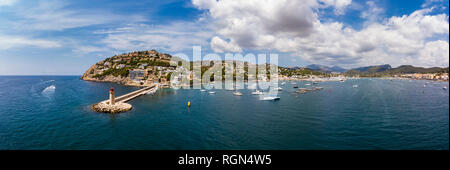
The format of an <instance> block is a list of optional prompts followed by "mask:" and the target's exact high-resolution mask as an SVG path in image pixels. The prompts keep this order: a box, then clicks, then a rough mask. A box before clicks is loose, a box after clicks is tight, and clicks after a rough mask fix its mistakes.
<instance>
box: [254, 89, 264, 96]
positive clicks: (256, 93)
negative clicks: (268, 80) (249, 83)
mask: <svg viewBox="0 0 450 170" xmlns="http://www.w3.org/2000/svg"><path fill="white" fill-rule="evenodd" d="M252 94H253V95H261V94H263V92H260V91H259V90H255V91H254V92H252Z"/></svg>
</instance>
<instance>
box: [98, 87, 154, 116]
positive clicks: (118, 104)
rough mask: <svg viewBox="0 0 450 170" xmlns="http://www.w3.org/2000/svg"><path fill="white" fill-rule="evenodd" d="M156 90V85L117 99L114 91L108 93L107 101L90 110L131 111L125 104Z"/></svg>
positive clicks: (130, 107) (129, 106) (107, 111)
mask: <svg viewBox="0 0 450 170" xmlns="http://www.w3.org/2000/svg"><path fill="white" fill-rule="evenodd" d="M153 90H156V85H153V86H149V87H145V88H142V89H139V90H136V91H133V92H130V93H127V94H124V95H122V96H119V97H117V98H116V97H114V89H112V88H111V90H110V91H109V93H110V95H109V99H108V100H104V101H102V102H100V103H97V104H94V105H92V107H91V109H92V110H94V111H96V112H102V113H122V112H126V111H129V110H131V109H132V106H131V105H130V104H128V103H126V102H128V101H130V100H133V99H134V98H136V97H139V96H141V95H144V94H147V93H149V92H151V91H153Z"/></svg>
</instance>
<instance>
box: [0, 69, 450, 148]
mask: <svg viewBox="0 0 450 170" xmlns="http://www.w3.org/2000/svg"><path fill="white" fill-rule="evenodd" d="M306 83H310V82H299V85H300V86H301V87H305V86H304V84H306ZM353 84H358V85H359V88H353V87H352V85H353ZM424 84H425V81H419V80H418V81H412V82H410V81H408V80H394V81H389V80H381V79H360V80H348V81H347V82H344V83H341V82H324V83H320V86H322V87H325V89H324V90H322V91H318V92H312V93H307V94H299V95H297V94H295V91H294V89H293V88H292V86H293V85H292V84H291V83H289V82H288V83H286V85H285V86H283V88H284V89H285V90H284V91H283V92H281V94H279V96H280V97H281V100H279V101H260V100H258V97H257V96H253V95H251V94H250V91H249V90H242V92H243V94H244V95H243V96H233V95H232V92H230V91H226V90H216V92H217V93H216V94H214V95H212V94H208V93H205V92H200V91H199V90H173V89H163V90H160V91H158V92H157V93H156V94H155V95H153V96H150V95H147V96H141V97H139V98H136V99H134V100H133V101H131V102H130V104H132V105H133V107H134V108H133V110H132V111H130V112H127V113H123V114H118V115H110V114H101V113H95V112H93V111H91V110H90V108H89V107H90V105H91V104H94V103H96V102H99V101H102V100H105V99H106V98H107V97H108V89H109V88H110V87H111V86H113V87H115V89H116V94H117V95H120V94H124V93H127V92H131V91H133V90H136V89H138V88H135V87H125V86H120V85H116V84H112V83H94V82H87V81H82V80H80V79H79V77H77V76H60V77H58V76H56V77H51V76H30V77H23V76H22V77H21V76H18V77H11V76H3V77H0V149H156V150H162V149H333V150H334V149H395V150H397V149H433V150H434V149H438V150H448V149H449V124H448V122H449V117H448V116H449V91H448V90H443V89H442V87H443V86H447V87H448V86H449V84H448V82H432V83H430V84H429V85H428V86H427V87H423V85H424ZM51 85H54V86H55V87H56V88H55V90H54V91H52V90H45V89H46V88H47V87H49V86H51ZM187 101H191V102H192V106H191V108H190V109H188V108H187V107H186V103H187Z"/></svg>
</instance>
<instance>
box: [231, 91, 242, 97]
mask: <svg viewBox="0 0 450 170" xmlns="http://www.w3.org/2000/svg"><path fill="white" fill-rule="evenodd" d="M233 94H234V95H235V96H242V93H241V92H238V91H236V92H234V93H233Z"/></svg>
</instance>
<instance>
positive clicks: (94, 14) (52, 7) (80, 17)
mask: <svg viewBox="0 0 450 170" xmlns="http://www.w3.org/2000/svg"><path fill="white" fill-rule="evenodd" d="M27 5H31V6H17V7H16V10H15V12H16V14H17V16H18V18H19V19H15V20H14V21H11V22H12V23H14V24H15V27H16V28H19V29H29V30H56V31H61V30H64V29H71V28H79V27H86V26H92V25H100V24H116V23H123V22H126V23H130V22H140V21H145V20H146V19H145V18H144V17H142V16H139V15H118V14H115V13H113V12H111V11H105V10H81V9H74V8H72V7H71V6H70V5H71V4H69V3H66V2H65V1H64V2H63V1H38V2H37V4H35V5H33V4H27ZM24 25H26V27H24Z"/></svg>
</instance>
